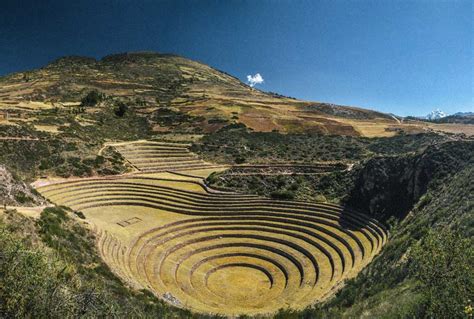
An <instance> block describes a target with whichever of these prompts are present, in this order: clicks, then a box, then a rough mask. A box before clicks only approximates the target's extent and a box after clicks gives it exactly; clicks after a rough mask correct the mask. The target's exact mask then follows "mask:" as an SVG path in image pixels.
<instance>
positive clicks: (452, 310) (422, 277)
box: [410, 230, 474, 318]
mask: <svg viewBox="0 0 474 319" xmlns="http://www.w3.org/2000/svg"><path fill="white" fill-rule="evenodd" d="M473 247H474V245H473V242H472V239H465V238H462V237H460V236H459V235H457V234H454V233H453V232H452V231H449V230H441V231H433V230H432V231H431V232H429V233H428V234H427V235H426V236H425V237H424V238H423V239H422V241H421V242H420V243H418V245H416V246H415V247H414V249H413V250H412V251H411V253H410V260H411V272H412V274H413V276H414V277H415V278H416V279H418V281H419V282H420V289H421V292H422V293H423V295H424V298H425V304H424V305H423V306H422V308H423V311H424V312H425V316H426V317H428V318H465V317H468V315H469V313H468V312H469V309H471V316H472V302H473V300H470V298H472V296H474V267H473V265H474V248H473Z"/></svg>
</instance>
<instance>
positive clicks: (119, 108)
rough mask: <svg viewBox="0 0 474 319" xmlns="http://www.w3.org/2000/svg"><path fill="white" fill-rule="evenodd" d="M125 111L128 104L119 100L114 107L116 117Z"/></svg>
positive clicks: (121, 115)
mask: <svg viewBox="0 0 474 319" xmlns="http://www.w3.org/2000/svg"><path fill="white" fill-rule="evenodd" d="M127 111H128V106H127V105H126V104H125V103H123V102H119V103H118V104H117V106H116V107H115V110H114V113H115V115H117V116H118V117H123V116H124V115H125V113H127Z"/></svg>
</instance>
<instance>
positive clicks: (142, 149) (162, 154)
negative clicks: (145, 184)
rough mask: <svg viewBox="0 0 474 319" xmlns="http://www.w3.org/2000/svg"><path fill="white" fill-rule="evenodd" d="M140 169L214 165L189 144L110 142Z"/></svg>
mask: <svg viewBox="0 0 474 319" xmlns="http://www.w3.org/2000/svg"><path fill="white" fill-rule="evenodd" d="M109 146H111V147H114V148H115V149H116V150H117V151H118V152H119V153H120V154H122V156H123V157H124V158H125V159H126V160H127V161H129V162H130V164H131V165H132V166H134V167H135V168H136V169H137V170H139V171H144V172H151V171H153V172H164V171H176V170H190V169H203V168H209V167H214V166H215V165H212V164H210V163H207V162H204V161H203V160H201V159H200V158H199V157H198V156H197V155H196V154H194V153H192V152H190V151H189V149H188V148H189V146H190V145H189V144H183V143H166V142H154V141H136V142H124V143H116V144H110V145H109Z"/></svg>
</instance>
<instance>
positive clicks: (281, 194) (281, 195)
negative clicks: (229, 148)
mask: <svg viewBox="0 0 474 319" xmlns="http://www.w3.org/2000/svg"><path fill="white" fill-rule="evenodd" d="M270 196H271V198H273V199H283V200H292V199H294V198H295V193H293V192H291V191H288V190H284V191H274V192H272V193H271V194H270Z"/></svg>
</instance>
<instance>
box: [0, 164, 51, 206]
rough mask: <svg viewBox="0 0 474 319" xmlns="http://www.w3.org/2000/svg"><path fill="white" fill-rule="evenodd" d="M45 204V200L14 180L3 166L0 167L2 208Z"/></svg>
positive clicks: (25, 185)
mask: <svg viewBox="0 0 474 319" xmlns="http://www.w3.org/2000/svg"><path fill="white" fill-rule="evenodd" d="M45 204H46V200H44V199H43V198H42V197H41V196H40V195H37V194H36V192H35V191H34V190H32V189H31V188H30V187H29V186H28V185H27V184H25V183H23V182H20V181H18V180H16V179H15V178H14V177H13V175H12V174H11V173H10V172H9V171H8V170H7V169H6V168H5V166H3V165H0V205H2V207H3V206H5V205H6V206H38V205H45Z"/></svg>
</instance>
